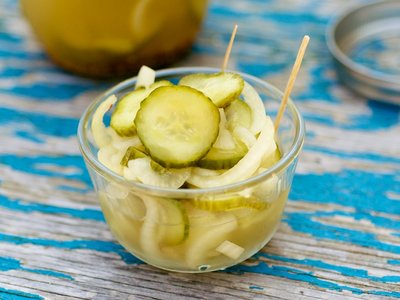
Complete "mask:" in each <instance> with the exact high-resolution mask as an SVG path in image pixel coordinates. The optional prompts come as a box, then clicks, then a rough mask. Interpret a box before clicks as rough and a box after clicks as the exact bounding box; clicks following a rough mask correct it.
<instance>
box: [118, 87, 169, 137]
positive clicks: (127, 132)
mask: <svg viewBox="0 0 400 300" xmlns="http://www.w3.org/2000/svg"><path fill="white" fill-rule="evenodd" d="M172 85H173V84H172V83H171V82H169V81H168V80H160V81H157V82H154V83H153V84H151V85H150V87H149V88H147V89H145V88H144V87H139V88H138V89H136V90H134V91H132V92H130V93H128V94H126V95H124V96H123V97H122V98H121V99H120V100H119V101H118V103H117V106H116V107H115V110H114V112H113V113H112V115H111V121H110V126H111V127H112V128H113V129H114V130H115V132H117V134H118V135H119V136H122V137H124V136H125V137H129V136H133V135H135V134H136V127H135V123H134V119H135V116H136V113H137V111H138V109H139V108H140V103H141V102H142V101H143V100H144V99H146V98H147V97H148V96H149V94H150V93H152V92H153V91H154V90H156V89H157V88H159V87H162V86H172Z"/></svg>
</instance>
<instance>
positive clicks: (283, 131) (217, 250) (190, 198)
mask: <svg viewBox="0 0 400 300" xmlns="http://www.w3.org/2000/svg"><path fill="white" fill-rule="evenodd" d="M218 71H219V70H218V69H213V68H201V67H190V68H174V69H165V70H160V71H157V72H156V80H162V79H166V80H170V81H172V82H177V80H179V78H181V77H182V76H185V75H188V74H193V73H215V72H218ZM239 74H241V76H243V78H244V80H245V81H247V82H248V83H249V84H251V85H252V86H253V87H254V88H255V89H256V90H257V91H258V93H259V94H260V96H261V98H262V99H263V102H264V104H265V108H266V112H267V113H268V115H270V116H271V117H272V118H274V116H275V115H276V112H277V110H278V107H279V104H280V101H281V98H282V93H281V92H280V91H279V90H278V89H276V88H275V87H273V86H272V85H270V84H268V83H267V82H265V81H263V80H261V79H259V78H256V77H253V76H251V75H248V74H242V73H239ZM135 82H136V78H132V79H128V80H126V81H123V82H122V83H120V84H118V85H116V86H115V87H113V88H111V89H110V90H108V91H106V92H105V93H104V94H103V95H101V96H100V97H99V98H98V99H96V100H95V101H94V102H93V103H92V104H91V105H90V106H89V107H88V109H87V110H86V111H85V112H84V114H83V116H82V118H81V120H80V123H79V128H78V139H79V145H80V150H81V152H82V155H83V157H84V160H85V163H86V165H87V169H88V171H89V173H90V176H91V179H92V181H93V184H94V187H95V190H96V192H97V195H98V198H99V201H100V205H101V208H102V211H103V213H104V216H105V219H106V221H107V223H108V225H109V227H110V229H111V231H112V233H113V234H114V236H115V238H116V239H117V240H118V242H119V243H120V244H121V245H123V246H124V247H125V248H126V249H127V250H128V251H129V252H130V253H132V254H133V255H134V256H136V257H138V258H139V259H141V260H143V261H144V262H146V263H148V264H150V265H153V266H156V267H158V268H162V269H166V270H171V271H177V272H191V273H196V272H207V271H215V270H220V269H224V268H227V267H229V266H232V265H235V264H238V263H240V262H242V261H244V260H246V259H247V258H249V257H251V256H252V255H254V254H255V253H256V252H258V251H259V250H260V249H261V248H263V247H264V246H265V245H266V244H267V242H268V241H269V240H270V239H271V238H272V236H273V235H274V233H275V231H276V230H277V228H278V226H279V223H280V220H281V217H282V213H283V211H284V207H285V203H286V200H287V198H288V193H289V191H290V188H291V184H292V179H293V175H294V173H295V168H296V164H297V160H298V155H299V153H300V151H301V148H302V145H303V141H304V135H305V128H304V122H303V119H302V117H301V115H300V113H299V111H298V110H297V108H296V107H295V105H294V104H293V102H292V101H291V100H290V101H289V102H288V105H287V108H286V111H285V113H284V115H283V118H282V120H281V123H280V127H279V130H278V132H277V133H276V140H277V143H278V146H279V150H280V153H281V158H280V159H279V161H278V162H277V163H276V164H274V165H272V166H270V167H269V168H268V169H266V170H264V171H262V172H259V174H257V175H254V176H253V177H251V178H249V179H246V180H243V181H239V182H236V183H233V184H229V185H224V186H218V187H212V188H202V189H190V188H183V189H171V188H162V187H156V186H149V185H145V184H141V183H138V182H133V181H128V180H126V179H125V178H124V177H122V176H120V175H118V174H117V173H114V172H113V171H111V170H110V169H108V168H106V167H105V166H104V165H103V164H101V163H100V162H99V160H98V159H97V151H98V148H97V146H96V144H95V143H94V141H93V137H92V133H91V121H92V118H93V114H94V112H95V111H96V109H97V107H98V106H99V105H100V104H101V103H102V102H103V101H105V99H107V98H108V97H109V96H110V95H116V97H117V98H118V99H120V98H121V97H122V96H123V95H125V94H126V93H128V92H130V91H132V90H133V89H134V85H135ZM111 113H112V110H110V111H109V112H108V113H107V114H108V117H107V115H106V117H105V118H104V119H105V120H107V119H108V120H109V115H110V114H111ZM105 123H106V126H107V125H108V124H107V121H106V122H105ZM255 199H257V200H256V201H255ZM165 216H168V218H165Z"/></svg>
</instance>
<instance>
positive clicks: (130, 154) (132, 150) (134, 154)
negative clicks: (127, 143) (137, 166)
mask: <svg viewBox="0 0 400 300" xmlns="http://www.w3.org/2000/svg"><path fill="white" fill-rule="evenodd" d="M143 157H147V154H146V153H144V152H143V151H140V150H139V149H137V148H136V147H129V148H128V149H126V152H125V155H124V157H123V158H122V159H121V162H120V164H121V166H124V167H127V166H128V162H129V161H130V160H132V159H136V158H143Z"/></svg>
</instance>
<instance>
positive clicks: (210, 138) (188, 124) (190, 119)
mask: <svg viewBox="0 0 400 300" xmlns="http://www.w3.org/2000/svg"><path fill="white" fill-rule="evenodd" d="M219 121H220V115H219V111H218V108H217V107H216V106H215V105H214V103H213V102H212V101H211V100H210V99H209V98H208V97H206V96H205V95H204V94H203V93H201V92H199V91H197V90H195V89H193V88H191V87H187V86H164V87H160V88H158V89H156V90H155V91H154V92H152V93H151V94H150V95H149V96H148V97H147V98H146V99H145V100H144V101H143V102H142V103H141V105H140V109H139V111H138V112H137V114H136V118H135V126H136V129H137V134H138V136H139V138H140V140H141V141H142V143H143V145H144V146H145V148H146V150H147V152H148V153H149V154H150V156H151V157H152V159H153V160H155V161H157V162H158V163H159V164H160V165H162V166H163V167H166V168H182V167H187V166H192V165H194V164H195V163H196V162H197V161H198V160H200V159H201V158H202V157H203V156H204V155H205V154H206V153H207V152H208V151H209V150H210V148H211V147H212V145H213V143H214V142H215V140H216V139H217V136H218V131H219Z"/></svg>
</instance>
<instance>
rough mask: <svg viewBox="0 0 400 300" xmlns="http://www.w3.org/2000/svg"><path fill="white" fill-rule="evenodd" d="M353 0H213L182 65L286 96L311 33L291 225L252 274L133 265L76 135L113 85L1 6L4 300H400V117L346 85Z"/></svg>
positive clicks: (254, 262) (301, 82)
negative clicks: (345, 29) (73, 66)
mask: <svg viewBox="0 0 400 300" xmlns="http://www.w3.org/2000/svg"><path fill="white" fill-rule="evenodd" d="M361 2H364V1H361V0H352V1H344V0H338V1H316V0H306V1H295V0H284V1H275V0H273V1H255V0H243V1H228V0H215V1H210V6H209V12H208V16H207V19H206V21H205V23H204V26H203V29H202V31H201V32H200V34H199V37H198V39H197V40H196V44H195V46H194V48H193V51H192V52H191V54H190V55H188V56H187V57H186V58H185V59H183V60H182V61H181V62H179V63H178V64H177V65H178V66H188V65H204V66H213V67H217V68H218V67H220V65H221V61H222V58H223V55H224V52H225V48H226V45H227V42H228V41H229V37H230V32H231V29H232V25H233V24H235V23H237V24H238V25H239V28H240V29H239V31H238V33H237V36H236V39H235V46H234V47H233V49H232V53H231V56H230V63H229V65H230V66H231V68H233V69H236V70H239V71H243V72H247V73H250V74H253V75H255V76H258V77H260V78H263V79H266V80H268V81H269V82H271V83H273V84H275V85H276V86H277V87H279V88H280V89H283V88H284V86H285V83H286V80H287V78H288V75H289V73H290V69H291V65H292V62H293V60H292V58H293V57H294V56H295V53H296V50H297V46H298V40H299V38H300V37H302V36H303V35H304V34H310V36H311V38H312V40H313V43H312V44H311V45H310V47H309V49H308V50H307V56H306V58H305V60H304V61H303V65H302V70H301V71H300V73H299V75H298V78H297V81H296V84H295V86H294V90H293V93H292V96H293V98H294V99H295V101H296V103H297V104H298V106H299V109H300V111H301V112H302V114H303V116H304V118H305V120H306V124H307V138H306V144H305V146H304V150H303V153H302V155H301V159H300V162H299V165H298V168H297V173H296V176H295V178H294V182H293V187H292V191H291V194H290V199H289V201H288V203H287V206H286V209H285V216H284V218H283V220H282V224H281V226H280V228H279V230H278V231H277V233H276V234H275V236H274V238H273V239H272V241H271V242H270V243H269V244H268V245H267V246H266V247H265V248H264V249H262V251H260V252H259V253H258V254H256V255H255V256H254V257H252V258H251V259H249V260H247V261H245V262H243V263H242V264H240V265H238V266H235V267H232V268H229V269H227V270H222V271H218V272H213V273H206V274H180V273H173V272H167V271H163V270H159V269H157V268H154V267H152V266H149V265H146V264H144V263H142V262H141V261H139V260H138V259H136V258H134V257H133V256H131V255H129V254H128V253H127V252H126V251H125V250H124V249H123V248H122V247H121V246H120V245H118V244H117V243H116V242H115V239H114V238H113V236H112V234H111V233H110V232H109V229H108V227H107V225H106V223H105V221H104V218H103V215H102V213H101V210H100V207H99V205H98V202H97V199H96V196H95V193H94V191H93V187H92V185H91V183H90V178H89V176H88V174H87V171H86V168H85V165H84V163H83V159H82V158H81V156H80V153H79V149H78V145H77V140H76V127H77V125H78V119H79V117H80V115H81V114H82V112H83V111H84V109H85V108H86V107H87V105H88V104H89V102H90V101H91V100H92V99H93V98H94V97H96V96H97V95H99V94H101V92H103V91H104V90H105V89H107V88H108V87H109V85H110V83H105V82H93V81H91V80H88V79H83V78H79V77H75V76H73V75H71V74H68V73H65V72H63V71H61V70H60V69H58V68H57V67H55V66H54V65H53V64H52V63H51V62H50V61H49V60H48V58H47V57H46V56H45V55H44V54H43V50H42V49H41V47H40V45H39V44H38V43H37V42H36V40H35V38H34V37H33V35H32V32H31V31H30V30H29V28H28V26H27V24H26V23H25V22H24V20H23V18H22V16H21V15H20V13H19V11H18V7H17V2H16V1H11V0H4V1H1V2H0V299H1V300H3V299H4V300H10V299H18V300H19V299H129V300H132V299H221V300H222V299H223V300H225V299H301V300H302V299H304V300H314V299H334V300H336V299H337V300H339V299H340V300H341V299H389V298H393V299H394V298H400V202H399V201H400V186H399V171H400V147H399V145H400V140H399V136H400V124H399V114H400V109H399V107H396V106H392V105H386V104H384V103H380V102H378V101H374V100H371V99H364V98H361V97H360V96H357V95H354V94H353V93H351V92H350V91H348V90H347V89H345V88H344V87H342V86H341V84H340V83H339V81H338V78H337V77H336V73H335V71H334V68H333V65H332V61H331V60H330V57H329V53H328V50H327V48H326V45H325V36H324V34H325V30H326V26H327V24H328V22H329V21H330V19H331V17H332V15H333V14H334V13H336V12H337V11H339V10H341V9H344V8H345V7H346V6H348V5H353V4H356V3H361Z"/></svg>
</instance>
